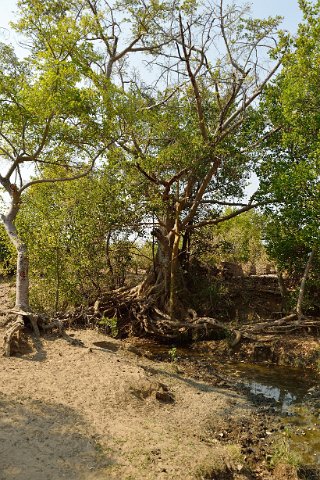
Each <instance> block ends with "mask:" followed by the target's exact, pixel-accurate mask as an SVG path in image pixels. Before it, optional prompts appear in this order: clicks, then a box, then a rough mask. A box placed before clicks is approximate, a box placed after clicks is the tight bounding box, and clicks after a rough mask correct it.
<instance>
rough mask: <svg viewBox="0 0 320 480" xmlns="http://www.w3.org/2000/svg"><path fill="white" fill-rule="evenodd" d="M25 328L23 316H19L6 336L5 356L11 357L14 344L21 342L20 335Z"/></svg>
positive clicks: (4, 343) (4, 344) (4, 342)
mask: <svg viewBox="0 0 320 480" xmlns="http://www.w3.org/2000/svg"><path fill="white" fill-rule="evenodd" d="M23 328H24V321H23V315H18V316H17V318H16V320H15V321H14V322H13V323H12V324H11V325H9V327H8V328H7V330H6V333H5V335H4V339H3V340H4V341H3V355H4V356H5V357H10V355H11V351H12V345H13V342H19V340H20V334H21V331H22V329H23Z"/></svg>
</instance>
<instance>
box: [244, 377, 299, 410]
mask: <svg viewBox="0 0 320 480" xmlns="http://www.w3.org/2000/svg"><path fill="white" fill-rule="evenodd" d="M249 386H250V392H251V393H253V394H254V395H263V396H264V397H266V398H271V399H272V398H273V399H274V400H275V401H276V402H278V403H279V404H280V405H281V408H282V411H286V410H287V408H288V407H289V406H290V405H292V403H294V402H295V400H297V396H296V395H294V394H293V393H291V392H288V391H286V390H282V389H281V388H278V387H270V386H268V385H263V384H262V383H258V382H251V383H250V385H249Z"/></svg>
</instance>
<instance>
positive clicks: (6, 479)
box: [0, 394, 114, 480]
mask: <svg viewBox="0 0 320 480" xmlns="http://www.w3.org/2000/svg"><path fill="white" fill-rule="evenodd" d="M88 430H89V427H88V425H86V423H85V421H84V420H83V418H82V417H81V416H80V415H78V414H77V413H76V412H75V411H74V410H72V409H71V408H69V407H66V406H64V405H61V404H55V403H47V402H43V401H41V400H30V399H29V398H22V399H16V398H15V397H11V396H6V395H3V394H0V480H28V479H30V480H31V479H32V480H46V479H48V480H61V479H63V478H66V479H68V480H98V479H102V478H108V474H107V469H108V467H110V466H111V465H113V464H114V460H113V459H112V458H110V457H107V456H106V455H105V454H104V453H103V449H102V447H101V445H100V444H99V443H98V439H97V438H96V437H95V436H94V435H92V436H90V435H89V434H88V433H86V432H88Z"/></svg>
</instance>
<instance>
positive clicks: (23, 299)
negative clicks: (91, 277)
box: [2, 188, 39, 356]
mask: <svg viewBox="0 0 320 480" xmlns="http://www.w3.org/2000/svg"><path fill="white" fill-rule="evenodd" d="M11 199H12V202H11V207H10V209H9V212H8V213H7V215H2V220H3V224H4V227H5V230H6V232H7V234H8V236H9V238H10V241H11V243H12V244H13V245H14V247H15V249H16V251H17V274H16V302H15V309H16V310H17V318H16V320H15V322H13V324H12V325H10V326H9V328H8V329H7V331H6V333H5V336H4V355H5V356H10V355H11V343H12V340H13V337H14V336H15V337H17V338H18V340H19V337H20V332H21V330H22V329H23V327H24V317H25V316H28V314H29V313H30V312H29V310H30V308H29V258H28V249H27V246H26V244H25V243H24V242H23V241H22V240H21V238H19V235H18V232H17V229H16V226H15V219H16V217H17V214H18V211H19V208H20V195H19V193H18V192H17V190H16V189H14V188H13V190H12V196H11ZM24 312H25V314H26V315H24ZM30 320H31V324H32V326H33V329H34V331H35V334H36V336H38V335H39V328H38V325H37V322H36V320H35V319H34V318H33V317H31V318H30Z"/></svg>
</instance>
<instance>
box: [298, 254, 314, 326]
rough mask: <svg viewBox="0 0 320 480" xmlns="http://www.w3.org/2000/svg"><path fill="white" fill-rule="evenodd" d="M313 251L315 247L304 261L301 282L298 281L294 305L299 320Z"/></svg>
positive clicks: (301, 314) (301, 315)
mask: <svg viewBox="0 0 320 480" xmlns="http://www.w3.org/2000/svg"><path fill="white" fill-rule="evenodd" d="M315 253H316V248H313V249H312V251H311V253H310V255H309V258H308V261H307V263H306V266H305V269H304V272H303V275H302V279H301V283H300V290H299V296H298V301H297V306H296V313H297V317H298V321H300V320H301V319H302V317H303V312H302V303H303V299H304V294H305V290H306V283H307V279H308V276H309V272H310V269H311V266H312V262H313V259H314V256H315Z"/></svg>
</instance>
